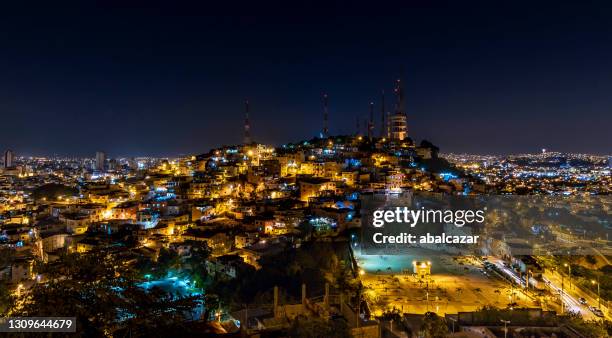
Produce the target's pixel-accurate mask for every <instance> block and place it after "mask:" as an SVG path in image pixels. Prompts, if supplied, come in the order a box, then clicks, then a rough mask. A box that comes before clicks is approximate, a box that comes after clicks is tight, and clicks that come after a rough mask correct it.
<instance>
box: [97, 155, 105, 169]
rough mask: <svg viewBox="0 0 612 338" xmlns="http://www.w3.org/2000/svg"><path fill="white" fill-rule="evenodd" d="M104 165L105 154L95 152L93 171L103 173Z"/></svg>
mask: <svg viewBox="0 0 612 338" xmlns="http://www.w3.org/2000/svg"><path fill="white" fill-rule="evenodd" d="M105 164H106V154H105V153H104V152H103V151H97V152H96V163H95V169H96V170H99V171H104V168H105Z"/></svg>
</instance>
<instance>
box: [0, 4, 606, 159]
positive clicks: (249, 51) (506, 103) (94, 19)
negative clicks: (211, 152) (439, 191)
mask: <svg viewBox="0 0 612 338" xmlns="http://www.w3.org/2000/svg"><path fill="white" fill-rule="evenodd" d="M491 6H492V5H491ZM525 8H526V7H521V6H514V7H511V8H503V9H500V8H498V7H495V8H494V7H488V6H486V5H484V6H479V7H477V8H468V7H464V6H460V5H453V4H450V5H448V4H446V5H443V4H440V5H439V7H438V6H436V5H433V4H420V3H419V4H408V5H399V4H387V5H386V6H382V7H379V8H371V6H363V5H359V4H355V5H354V6H352V7H350V8H345V7H343V6H341V5H338V4H327V5H326V6H325V7H318V5H316V4H312V5H303V6H302V7H299V8H296V9H295V10H293V11H289V10H288V9H286V8H283V7H282V6H280V5H272V4H271V5H269V6H251V5H243V6H239V7H238V8H236V9H233V11H232V15H231V16H228V15H227V14H226V13H227V11H226V9H225V8H223V7H214V8H201V7H193V8H178V7H172V6H169V7H165V8H163V10H161V9H154V8H138V9H136V8H128V7H125V6H121V5H118V4H112V3H111V4H106V5H99V6H93V7H92V6H88V5H81V6H80V7H71V8H44V6H41V7H37V8H35V9H31V8H29V9H27V13H28V15H29V16H28V17H27V18H25V17H24V16H20V15H19V13H24V12H23V11H20V10H19V9H14V10H7V11H6V14H7V16H9V15H10V17H6V18H3V20H2V23H0V28H2V32H3V33H2V34H1V35H0V41H1V42H2V44H0V46H1V47H0V51H1V53H0V55H1V56H0V60H1V61H2V62H0V71H2V73H3V77H2V79H1V80H0V89H1V94H0V111H1V112H2V116H3V119H4V124H5V125H7V126H10V128H5V129H4V132H3V133H2V134H1V135H0V147H1V148H2V149H12V150H14V151H15V153H16V154H19V155H21V154H23V155H32V156H43V155H44V156H50V155H53V154H57V155H60V156H67V155H70V156H92V154H94V153H95V152H96V151H105V152H106V153H108V154H109V155H111V156H178V155H181V154H197V153H202V152H205V151H207V150H208V149H211V148H214V147H218V146H220V145H223V144H239V143H240V142H241V141H242V139H243V121H244V101H245V100H249V103H250V116H249V120H250V132H251V137H252V139H253V140H255V141H258V142H261V143H265V144H274V145H280V144H283V143H287V142H295V141H298V140H302V139H310V138H312V137H315V136H317V135H319V133H320V131H321V129H322V127H323V114H324V112H323V105H322V102H321V96H322V95H323V94H327V95H328V96H329V108H328V109H329V133H330V134H331V135H340V134H347V135H350V134H353V133H354V130H355V119H356V118H358V119H360V120H361V121H362V123H363V121H364V120H365V119H367V118H368V115H369V110H370V102H374V105H375V109H376V110H375V111H376V112H378V109H379V107H380V105H381V102H380V101H381V97H380V96H381V91H383V90H384V91H385V92H386V93H387V107H389V108H387V110H389V111H391V112H392V104H391V102H393V98H392V94H393V86H394V81H395V80H396V79H397V78H398V77H401V78H402V79H403V83H404V96H405V104H404V109H405V112H406V113H407V116H408V134H409V136H410V137H412V138H413V139H414V140H415V141H416V142H420V140H422V139H427V140H429V141H431V142H433V143H434V144H436V145H437V146H439V147H440V148H441V151H443V152H453V153H472V154H517V153H526V152H529V153H534V152H537V151H538V150H539V149H541V148H546V149H550V150H554V151H560V152H571V153H593V154H601V155H606V154H609V149H612V138H611V137H610V136H609V132H608V128H607V126H608V125H610V124H611V122H612V121H611V120H610V116H611V115H610V114H609V110H610V107H611V106H612V101H610V98H609V97H608V95H607V93H609V92H610V90H612V82H611V81H610V80H609V79H608V78H609V76H607V75H608V74H610V73H611V71H612V67H610V64H609V61H608V60H610V56H612V48H609V47H608V45H609V44H606V43H605V42H606V41H609V38H610V37H611V36H612V34H610V33H611V29H610V26H609V25H608V24H607V20H606V17H607V16H606V14H607V13H609V12H610V9H609V8H606V7H602V6H589V5H584V6H574V7H572V6H565V5H559V6H555V7H551V6H546V5H544V4H538V5H533V4H530V7H529V11H527V10H525ZM322 9H325V10H322ZM314 14H319V15H318V16H316V17H315V16H314ZM370 14H371V15H370ZM383 14H384V15H383ZM549 14H555V15H549ZM110 22H112V23H113V24H112V25H110V24H109V23H110ZM375 116H376V117H375V119H374V129H375V130H376V131H378V129H379V123H380V122H379V118H378V114H376V115H375ZM362 127H364V128H365V126H363V124H362Z"/></svg>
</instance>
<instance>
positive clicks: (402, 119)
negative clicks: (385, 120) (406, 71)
mask: <svg viewBox="0 0 612 338" xmlns="http://www.w3.org/2000/svg"><path fill="white" fill-rule="evenodd" d="M395 94H396V95H397V103H396V107H395V113H394V114H393V115H391V117H390V119H389V124H390V127H391V128H390V129H391V135H389V136H390V137H391V139H394V140H399V141H403V140H404V139H405V138H407V137H408V117H407V116H406V113H404V110H403V104H404V97H403V92H402V82H401V80H400V79H398V80H397V85H396V87H395Z"/></svg>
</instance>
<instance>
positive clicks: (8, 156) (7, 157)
mask: <svg viewBox="0 0 612 338" xmlns="http://www.w3.org/2000/svg"><path fill="white" fill-rule="evenodd" d="M14 161H15V154H14V153H13V151H12V150H10V149H9V150H7V151H5V152H4V168H5V169H6V168H12V167H13V165H14V163H13V162H14Z"/></svg>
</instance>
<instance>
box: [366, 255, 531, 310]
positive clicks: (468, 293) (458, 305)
mask: <svg viewBox="0 0 612 338" xmlns="http://www.w3.org/2000/svg"><path fill="white" fill-rule="evenodd" d="M415 252H416V254H415V255H414V256H408V255H360V254H358V253H356V254H355V256H356V260H357V262H358V264H359V266H360V268H361V269H362V271H363V273H361V274H360V278H361V281H362V283H363V285H364V289H365V291H364V294H365V296H366V299H368V300H369V304H370V306H371V311H372V312H373V313H374V314H376V315H379V314H382V313H383V312H384V311H385V310H390V309H393V308H395V309H398V310H400V311H401V312H406V313H426V312H429V311H431V312H436V313H437V314H438V315H444V314H447V313H458V312H462V311H475V310H477V309H479V308H482V307H483V306H485V305H493V306H496V307H501V308H505V307H509V306H512V307H536V306H537V305H536V300H535V299H533V298H530V297H529V296H527V295H526V294H525V293H523V292H522V290H520V288H519V287H518V285H516V284H515V285H512V284H510V283H509V282H507V281H505V280H503V279H502V278H501V277H498V276H496V275H494V273H493V272H490V271H486V270H484V269H483V268H482V266H481V264H480V263H479V262H478V261H477V260H476V259H474V258H470V257H456V258H454V257H453V256H441V255H439V254H430V255H431V258H429V259H427V260H424V259H423V258H424V257H422V254H424V253H426V252H424V251H420V250H418V249H415ZM416 261H423V262H424V261H428V262H430V263H431V275H430V276H429V278H418V277H417V276H416V275H415V274H414V273H413V262H416Z"/></svg>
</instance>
